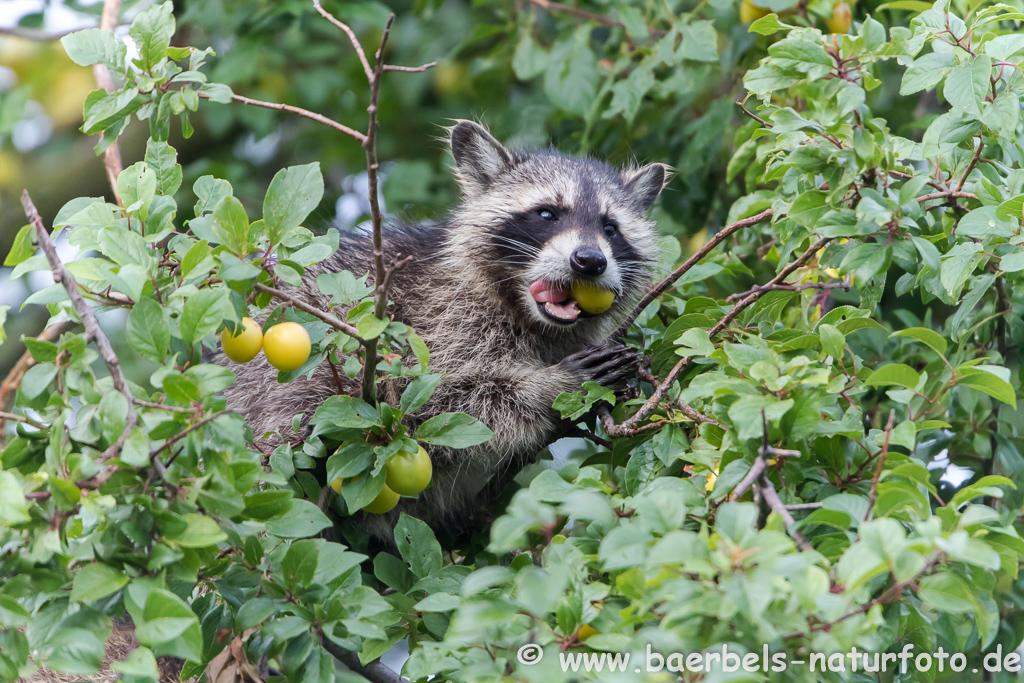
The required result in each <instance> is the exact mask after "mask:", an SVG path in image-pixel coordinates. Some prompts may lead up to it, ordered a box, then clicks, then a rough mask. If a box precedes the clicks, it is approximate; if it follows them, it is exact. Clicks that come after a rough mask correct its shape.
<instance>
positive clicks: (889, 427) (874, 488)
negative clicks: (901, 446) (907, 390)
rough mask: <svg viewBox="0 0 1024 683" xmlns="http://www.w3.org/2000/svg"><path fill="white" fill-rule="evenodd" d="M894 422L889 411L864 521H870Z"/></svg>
mask: <svg viewBox="0 0 1024 683" xmlns="http://www.w3.org/2000/svg"><path fill="white" fill-rule="evenodd" d="M895 420H896V411H895V410H890V411H889V422H888V423H887V424H886V425H885V440H884V441H883V442H882V450H881V451H880V452H879V456H878V465H876V466H875V476H874V477H873V478H872V479H871V491H870V492H869V493H868V509H867V510H866V511H865V512H864V521H865V522H866V521H868V520H869V519H871V511H872V509H874V507H875V499H876V498H878V480H879V479H881V478H882V470H883V469H884V468H885V459H886V457H887V456H888V455H889V438H890V437H891V436H892V427H893V422H894V421H895Z"/></svg>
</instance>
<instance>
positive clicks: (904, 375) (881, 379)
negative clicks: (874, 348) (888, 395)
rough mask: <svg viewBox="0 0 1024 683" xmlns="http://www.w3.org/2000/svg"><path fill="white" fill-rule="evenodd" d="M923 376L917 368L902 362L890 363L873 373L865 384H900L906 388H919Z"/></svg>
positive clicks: (879, 385)
mask: <svg viewBox="0 0 1024 683" xmlns="http://www.w3.org/2000/svg"><path fill="white" fill-rule="evenodd" d="M920 382H921V376H920V375H919V374H917V370H914V368H912V367H910V366H909V365H904V364H902V363H889V364H888V365H883V366H882V367H880V368H878V369H877V370H875V371H874V372H873V373H871V376H870V377H868V378H867V379H866V380H865V381H864V384H865V385H866V386H869V387H885V386H900V387H904V388H906V389H917V385H918V384H919V383H920Z"/></svg>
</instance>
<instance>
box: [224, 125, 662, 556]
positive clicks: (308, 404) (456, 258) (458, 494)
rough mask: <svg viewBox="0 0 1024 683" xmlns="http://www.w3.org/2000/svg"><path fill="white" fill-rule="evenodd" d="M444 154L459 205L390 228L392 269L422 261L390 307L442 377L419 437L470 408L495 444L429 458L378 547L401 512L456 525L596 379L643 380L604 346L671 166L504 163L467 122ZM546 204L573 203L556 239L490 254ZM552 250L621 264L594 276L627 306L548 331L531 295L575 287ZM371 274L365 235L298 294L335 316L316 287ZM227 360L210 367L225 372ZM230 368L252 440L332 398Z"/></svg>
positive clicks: (347, 237) (380, 520) (642, 276)
mask: <svg viewBox="0 0 1024 683" xmlns="http://www.w3.org/2000/svg"><path fill="white" fill-rule="evenodd" d="M451 142H452V147H453V156H454V158H455V160H456V163H457V168H456V174H457V177H458V179H459V182H460V184H461V185H462V188H463V201H462V203H461V205H460V206H459V207H458V208H457V209H456V210H455V212H454V213H453V214H452V216H451V217H450V218H449V219H448V220H446V221H443V222H441V223H437V224H427V225H420V226H402V225H390V226H388V228H387V229H386V230H385V234H384V251H385V254H386V255H388V257H389V259H390V258H391V257H394V256H407V255H412V256H413V261H412V262H410V263H409V265H408V266H407V267H406V268H405V269H403V270H401V271H399V272H398V273H397V274H396V276H395V278H394V281H393V287H392V291H391V299H392V301H393V302H394V303H393V305H392V307H391V308H390V309H389V310H390V312H391V314H392V315H393V317H394V319H396V320H400V321H402V322H404V323H406V324H408V325H410V326H411V327H412V328H413V329H414V330H416V331H417V332H418V333H419V334H420V335H421V336H422V337H423V339H424V340H425V341H426V343H427V346H428V347H429V349H430V352H431V356H430V363H431V367H432V370H433V371H434V372H438V373H443V374H444V375H445V377H444V379H443V380H442V382H441V384H440V386H439V388H438V390H437V392H436V393H435V394H434V396H433V398H432V399H431V400H430V402H428V403H427V404H426V405H425V406H424V407H423V408H421V409H419V410H418V411H417V412H416V413H415V414H414V415H412V416H410V418H409V422H411V423H412V424H413V425H416V424H419V423H421V422H422V421H423V420H425V419H427V418H429V417H431V416H433V415H437V414H439V413H443V412H450V411H461V412H465V413H468V414H470V415H473V416H474V417H476V418H477V419H479V420H480V421H482V422H483V423H484V424H486V425H487V426H488V427H490V429H492V430H493V431H494V433H495V437H494V438H493V439H492V440H491V441H489V442H487V443H485V444H482V445H480V446H477V447H474V448H468V449H465V450H453V449H449V448H436V447H435V448H432V449H430V455H431V458H432V460H433V463H434V480H433V483H432V485H431V487H430V488H428V489H427V490H426V491H424V492H423V493H422V494H421V495H420V497H419V499H417V500H413V499H403V500H402V502H401V503H400V504H399V506H398V508H396V510H395V511H393V512H392V513H390V514H388V515H366V519H365V525H366V528H367V530H368V531H369V532H370V533H371V535H373V536H376V537H379V538H385V539H386V538H388V537H390V535H391V529H392V527H393V525H394V522H395V521H396V519H397V516H398V513H399V511H405V512H407V513H409V514H411V515H414V516H416V517H419V518H421V519H423V520H425V521H426V522H428V523H429V524H430V525H431V526H432V527H434V528H435V529H438V530H457V529H459V528H463V527H464V526H465V524H466V523H467V521H468V520H469V519H470V517H471V516H472V514H473V513H474V511H475V510H476V509H477V507H478V505H479V502H480V501H479V500H478V499H479V494H480V491H481V490H482V489H483V488H484V486H485V484H486V483H487V481H488V479H490V478H491V477H493V476H495V475H496V474H499V473H502V472H505V471H512V470H517V469H518V468H520V467H522V466H523V465H524V464H525V463H526V462H528V461H529V460H531V459H532V458H534V457H535V454H536V453H537V452H538V451H539V450H541V449H542V448H543V447H544V446H546V445H547V444H549V443H550V442H551V441H552V440H553V439H554V438H557V436H558V433H559V430H560V425H559V419H558V416H557V414H556V413H555V411H554V410H553V409H552V408H551V404H552V402H553V401H554V399H555V397H556V396H558V395H559V394H560V393H562V392H569V391H576V390H579V388H580V385H581V383H582V382H584V381H587V380H595V379H596V380H600V381H603V382H606V383H607V384H617V383H621V382H622V381H623V379H624V375H628V374H630V373H631V372H634V371H635V364H636V358H635V355H634V354H632V353H630V352H628V351H627V350H626V349H625V348H623V347H617V346H616V347H609V346H608V343H607V337H608V335H609V334H610V332H611V331H612V330H614V329H615V327H616V326H617V325H618V324H619V323H620V322H621V321H622V320H623V318H624V316H626V315H627V314H628V313H629V311H631V310H632V309H633V306H634V305H635V304H636V302H637V301H638V300H639V298H640V296H641V295H642V294H643V291H644V288H645V286H646V283H647V282H648V280H649V268H650V265H651V263H652V261H653V259H654V258H655V255H656V250H657V243H656V233H655V230H654V227H653V224H652V223H651V222H649V221H648V220H647V217H646V212H647V209H648V208H649V206H650V203H651V202H652V201H653V198H654V197H656V196H657V192H660V190H661V187H662V185H663V183H664V182H665V178H666V167H663V166H661V165H660V164H659V165H652V166H648V167H645V168H644V169H639V170H628V171H623V172H619V171H615V170H613V169H611V168H610V167H608V166H607V165H605V164H603V163H600V162H596V161H593V160H590V159H585V158H573V157H568V156H565V155H562V154H559V153H557V152H553V151H540V152H510V151H509V150H507V149H505V148H504V147H502V146H501V145H500V144H499V143H498V142H497V141H495V140H494V138H492V137H491V136H490V135H489V134H488V133H487V132H486V131H485V130H484V129H483V128H481V127H480V126H478V125H477V124H474V123H471V122H465V121H463V122H459V123H458V125H456V126H454V128H453V129H452V131H451ZM541 204H551V205H556V204H557V205H559V206H562V207H567V208H566V213H565V215H566V218H565V219H564V221H563V222H562V224H561V225H559V226H557V227H558V233H557V234H556V235H555V237H554V238H552V239H551V240H548V243H545V244H542V245H537V244H524V245H522V246H516V247H513V249H514V250H519V252H521V254H522V257H521V259H519V260H516V259H506V260H504V261H503V260H502V259H500V258H497V257H496V256H495V252H494V246H495V244H496V243H498V242H500V240H497V238H495V237H494V234H495V233H496V231H497V230H498V226H501V225H502V224H503V223H506V222H508V221H510V220H514V216H516V215H517V214H518V213H520V212H529V211H532V210H533V209H534V207H536V206H538V205H541ZM588 216H589V217H590V218H588ZM594 216H611V217H613V218H614V220H615V221H617V224H618V226H619V228H620V230H621V235H622V237H623V238H624V239H625V240H626V241H627V242H628V245H629V247H630V249H631V251H630V253H633V252H635V253H636V254H637V255H638V256H637V258H631V259H628V260H622V259H616V257H615V256H614V253H613V252H614V251H615V247H614V245H612V244H610V243H609V241H608V240H607V239H605V238H604V237H602V236H601V234H600V226H597V228H595V227H594V226H593V225H591V223H593V222H594V221H595V220H601V219H599V218H594ZM595 230H596V232H595ZM559 240H561V241H562V242H567V241H571V240H577V241H580V242H588V243H591V244H597V245H599V246H600V248H601V249H602V250H603V251H605V253H606V254H608V255H609V256H611V257H612V258H611V262H610V267H609V268H608V271H607V272H606V273H605V274H604V275H602V276H601V278H602V279H604V284H605V285H606V286H609V287H610V288H612V289H614V290H615V291H617V292H618V294H619V296H618V297H617V299H616V301H615V303H614V304H613V306H612V308H611V309H609V310H608V311H607V312H606V313H604V314H602V315H600V316H596V317H587V318H580V319H579V320H577V321H576V322H575V323H574V324H572V325H570V326H565V325H559V324H555V323H552V322H551V321H550V320H547V319H545V317H544V316H543V315H542V314H541V313H540V311H539V310H538V308H537V306H538V304H537V303H536V302H535V301H533V299H531V298H530V294H529V291H528V288H529V285H530V283H531V282H532V281H533V280H535V279H537V278H538V277H543V278H545V279H548V280H550V281H553V282H556V281H557V282H569V281H570V280H571V279H572V273H571V271H570V270H569V269H568V266H567V265H566V264H564V263H561V262H560V259H559V253H560V252H558V251H557V250H553V247H552V244H553V243H555V242H558V241H559ZM505 241H506V242H507V241H508V240H507V239H506V240H505ZM619 248H620V251H621V250H622V247H621V245H620V247H619ZM517 258H518V257H517ZM620 261H621V262H620ZM371 263H372V254H371V249H370V243H369V240H368V238H367V237H366V236H365V235H355V234H348V233H343V234H342V240H341V247H340V249H339V250H338V252H337V253H336V254H335V255H334V256H332V257H331V258H330V259H329V260H328V261H326V262H324V263H322V264H319V265H318V266H316V267H314V268H311V269H310V271H309V272H307V273H306V275H305V276H304V285H305V286H304V287H303V289H302V290H301V291H296V290H294V289H291V290H290V293H291V294H292V295H293V296H297V297H301V298H303V299H305V300H307V301H309V302H310V303H312V304H314V305H317V306H320V307H323V308H326V306H327V299H326V297H323V296H321V295H320V294H319V293H318V291H317V289H316V287H315V281H316V276H317V274H319V273H320V272H334V271H338V270H342V269H347V270H350V271H352V272H354V273H356V274H357V275H360V274H363V273H366V272H369V271H370V270H371ZM538 264H542V265H538ZM611 266H614V267H611ZM594 347H597V349H595V348H594ZM218 357H219V358H220V360H218V361H217V362H225V361H224V360H223V357H222V356H221V355H220V354H218ZM231 367H232V369H233V370H235V372H236V373H237V374H238V381H237V382H236V383H235V384H234V385H232V387H231V388H230V389H229V390H228V393H227V398H228V404H229V407H230V408H231V409H233V410H237V411H239V412H242V413H244V414H245V415H246V418H247V420H248V422H249V424H250V425H251V426H252V429H253V433H254V434H255V435H256V438H257V439H259V438H260V437H261V435H262V434H263V433H264V432H267V431H273V430H277V431H279V432H280V433H281V435H282V436H283V437H284V438H294V437H295V435H294V434H292V433H291V430H290V424H291V420H292V416H293V415H295V414H297V413H302V414H303V415H304V416H305V417H304V419H303V424H305V422H306V421H307V420H308V418H309V417H310V416H311V415H312V413H313V412H314V411H315V409H316V408H317V407H318V406H319V405H320V404H321V403H322V402H323V401H324V400H325V399H327V398H328V397H329V396H331V395H333V394H335V393H337V388H336V384H335V380H334V376H333V374H332V372H331V369H330V367H329V365H328V364H327V363H324V364H323V365H321V366H320V367H319V368H317V370H316V371H314V373H313V376H312V378H311V379H310V380H306V379H304V378H300V379H297V380H295V381H293V382H291V383H289V384H278V383H277V381H276V371H274V370H273V368H271V367H270V366H269V365H268V364H267V362H266V360H265V358H264V357H263V356H262V354H261V355H260V356H259V357H258V358H257V359H256V360H254V361H252V362H250V363H249V364H247V365H244V366H239V365H234V364H232V365H231ZM342 380H343V389H344V391H345V392H346V393H349V394H352V395H358V391H359V382H358V381H353V380H349V379H348V378H347V377H344V375H342ZM403 386H404V381H401V380H399V381H396V382H384V383H382V385H381V400H384V401H387V402H389V403H390V404H392V405H397V404H398V397H399V396H400V394H401V389H402V388H403ZM272 443H273V441H272V442H271V445H272Z"/></svg>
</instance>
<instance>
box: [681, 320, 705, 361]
mask: <svg viewBox="0 0 1024 683" xmlns="http://www.w3.org/2000/svg"><path fill="white" fill-rule="evenodd" d="M675 343H676V345H677V346H679V347H681V348H678V349H676V354H677V355H680V356H683V357H684V358H688V357H690V356H710V355H711V354H712V353H714V352H715V345H714V344H712V343H711V337H710V336H708V331H707V330H705V329H703V328H701V327H691V328H690V329H688V330H686V332H683V333H682V334H681V335H679V338H678V339H676V342H675Z"/></svg>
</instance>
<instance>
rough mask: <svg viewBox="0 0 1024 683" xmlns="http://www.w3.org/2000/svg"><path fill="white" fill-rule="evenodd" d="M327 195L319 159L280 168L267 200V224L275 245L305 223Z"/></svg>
mask: <svg viewBox="0 0 1024 683" xmlns="http://www.w3.org/2000/svg"><path fill="white" fill-rule="evenodd" d="M323 196H324V178H323V176H322V175H321V174H320V164H319V163H318V162H313V163H312V164H307V165H305V166H292V167H290V168H284V169H281V170H280V171H278V172H277V174H276V175H274V179H273V180H271V181H270V187H269V188H268V189H267V196H266V198H265V199H264V200H263V223H264V226H265V227H266V231H267V237H269V238H270V242H271V244H277V243H278V242H280V241H281V238H282V237H284V235H285V234H286V233H287V232H289V231H290V230H292V229H293V228H297V227H298V226H300V225H302V222H303V221H304V220H306V217H307V216H309V214H310V213H312V211H313V210H314V209H316V207H317V206H319V204H320V200H321V199H322V198H323Z"/></svg>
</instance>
